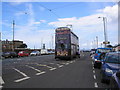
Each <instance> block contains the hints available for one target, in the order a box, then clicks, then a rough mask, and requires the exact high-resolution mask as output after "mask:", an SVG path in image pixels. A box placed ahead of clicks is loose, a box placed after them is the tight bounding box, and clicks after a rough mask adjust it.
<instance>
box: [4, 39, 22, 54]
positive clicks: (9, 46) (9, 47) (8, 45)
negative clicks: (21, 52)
mask: <svg viewBox="0 0 120 90" xmlns="http://www.w3.org/2000/svg"><path fill="white" fill-rule="evenodd" d="M22 44H24V43H23V41H19V40H14V49H16V48H18V47H20V45H22ZM12 49H13V41H9V40H7V39H6V40H4V41H2V51H3V52H6V51H12Z"/></svg>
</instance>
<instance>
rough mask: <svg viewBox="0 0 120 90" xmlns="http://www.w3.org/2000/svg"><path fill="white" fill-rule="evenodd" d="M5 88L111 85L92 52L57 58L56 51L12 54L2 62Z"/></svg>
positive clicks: (97, 86) (100, 86)
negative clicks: (97, 66) (103, 80)
mask: <svg viewBox="0 0 120 90" xmlns="http://www.w3.org/2000/svg"><path fill="white" fill-rule="evenodd" d="M1 79H2V81H3V82H4V83H2V85H3V87H2V88H3V89H4V88H95V89H96V88H104V89H107V88H109V85H107V84H103V83H101V82H100V69H95V68H94V67H93V63H92V59H91V57H90V56H89V52H83V53H81V58H74V59H73V60H55V59H54V55H42V56H29V57H21V58H12V59H11V58H10V59H9V58H8V59H5V60H3V62H2V78H1Z"/></svg>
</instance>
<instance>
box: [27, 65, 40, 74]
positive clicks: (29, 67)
mask: <svg viewBox="0 0 120 90" xmlns="http://www.w3.org/2000/svg"><path fill="white" fill-rule="evenodd" d="M25 66H27V67H29V68H31V69H33V70H35V71H37V72H41V70H39V69H36V68H34V67H32V66H28V65H25Z"/></svg>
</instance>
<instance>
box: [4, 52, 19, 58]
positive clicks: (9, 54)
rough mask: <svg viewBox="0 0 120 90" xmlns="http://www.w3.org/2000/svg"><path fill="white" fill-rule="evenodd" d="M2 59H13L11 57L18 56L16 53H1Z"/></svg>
mask: <svg viewBox="0 0 120 90" xmlns="http://www.w3.org/2000/svg"><path fill="white" fill-rule="evenodd" d="M2 57H4V58H13V57H18V54H17V53H16V52H3V53H2Z"/></svg>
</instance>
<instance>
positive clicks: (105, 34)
mask: <svg viewBox="0 0 120 90" xmlns="http://www.w3.org/2000/svg"><path fill="white" fill-rule="evenodd" d="M98 18H103V25H104V39H105V41H104V42H103V44H105V47H106V45H107V44H109V42H108V40H107V32H106V29H107V27H106V24H107V18H106V17H98ZM105 20H106V23H105Z"/></svg>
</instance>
